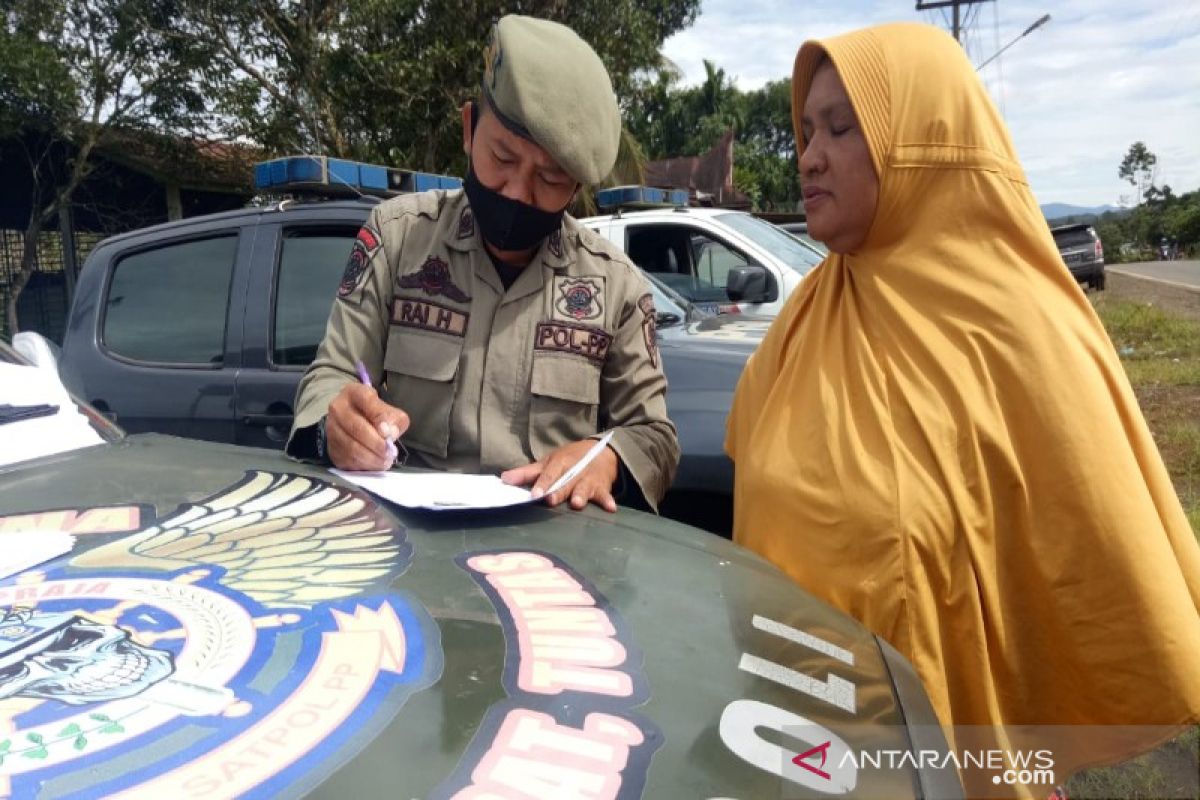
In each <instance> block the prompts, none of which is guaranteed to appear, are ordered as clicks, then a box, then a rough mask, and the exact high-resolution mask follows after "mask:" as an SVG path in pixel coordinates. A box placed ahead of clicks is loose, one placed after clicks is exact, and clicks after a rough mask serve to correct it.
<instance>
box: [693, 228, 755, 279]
mask: <svg viewBox="0 0 1200 800" xmlns="http://www.w3.org/2000/svg"><path fill="white" fill-rule="evenodd" d="M692 261H693V263H695V265H696V276H697V277H698V278H699V280H700V283H701V284H702V285H703V286H705V287H707V288H716V287H719V288H720V289H721V290H722V291H724V290H725V281H726V278H728V276H729V270H731V269H733V268H734V267H745V266H747V265H749V263H750V262H749V260H748V259H747V258H746V257H745V256H743V255H742V254H741V253H739V252H737V251H736V250H734V249H732V248H730V247H729V246H728V245H726V244H725V243H724V242H721V241H718V240H716V239H713V238H712V237H710V236H705V235H703V234H695V235H693V236H692Z"/></svg>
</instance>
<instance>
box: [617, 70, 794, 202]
mask: <svg viewBox="0 0 1200 800" xmlns="http://www.w3.org/2000/svg"><path fill="white" fill-rule="evenodd" d="M704 69H705V80H704V82H703V83H702V84H700V85H699V86H693V87H679V86H677V85H676V84H677V77H678V76H676V75H674V74H672V73H671V72H670V71H669V70H666V69H660V70H658V71H657V72H655V73H653V74H650V75H648V76H643V79H642V80H641V82H640V83H638V84H637V85H636V86H635V87H634V89H633V91H632V93H631V94H630V95H629V96H628V97H627V98H626V103H625V118H626V122H627V124H628V126H629V129H630V131H631V132H632V134H633V135H634V136H635V137H637V139H638V141H640V142H641V143H642V145H643V147H645V149H646V152H647V155H648V156H649V157H650V158H651V159H661V158H674V157H678V156H691V155H699V154H701V153H703V152H705V151H707V150H708V149H710V148H711V147H712V146H713V145H715V144H716V143H717V141H718V140H719V139H720V138H721V137H722V136H723V135H724V134H725V133H726V132H727V131H729V129H730V128H732V129H733V130H734V131H735V136H736V138H735V144H734V175H733V183H734V186H735V187H736V188H737V189H738V190H739V191H741V192H743V193H744V194H746V195H747V196H749V197H750V199H751V201H752V202H753V204H754V206H755V208H758V209H792V208H795V207H796V203H797V201H798V200H799V198H800V183H799V181H798V179H797V171H796V151H795V137H794V135H793V133H792V116H791V114H792V111H791V108H792V105H791V104H792V97H791V82H790V81H788V80H779V81H772V82H770V83H768V84H766V85H765V86H763V87H762V88H761V89H757V90H754V91H748V92H743V91H741V90H739V89H738V88H737V87H736V86H734V85H733V84H732V82H731V81H730V80H729V79H728V77H727V76H726V74H725V71H724V70H723V69H720V68H718V67H717V66H716V65H715V64H714V63H713V62H711V61H705V62H704Z"/></svg>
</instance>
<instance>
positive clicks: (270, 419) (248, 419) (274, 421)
mask: <svg viewBox="0 0 1200 800" xmlns="http://www.w3.org/2000/svg"><path fill="white" fill-rule="evenodd" d="M294 419H295V416H294V415H292V414H247V415H246V416H244V417H242V424H244V425H253V426H254V427H256V428H285V427H286V428H291V427H292V420H294Z"/></svg>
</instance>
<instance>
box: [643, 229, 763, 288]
mask: <svg viewBox="0 0 1200 800" xmlns="http://www.w3.org/2000/svg"><path fill="white" fill-rule="evenodd" d="M626 252H627V253H628V254H629V257H630V259H632V261H633V263H635V264H637V265H638V266H639V267H641V268H642V269H644V270H645V271H646V272H649V273H651V274H653V275H654V276H655V277H656V278H657V279H658V280H659V281H661V282H662V283H663V284H665V285H666V286H668V287H670V288H671V289H673V290H675V291H676V292H678V293H679V294H681V295H683V296H684V297H685V298H687V299H688V300H690V301H691V302H693V303H728V302H729V295H728V294H727V293H726V292H725V277H726V276H727V275H728V274H729V270H730V269H732V268H733V267H735V266H739V265H744V264H746V263H748V262H749V259H747V258H746V257H745V256H744V255H742V254H741V253H739V252H738V251H737V250H734V249H733V248H731V247H729V246H728V245H726V244H725V243H724V242H722V241H721V240H719V239H717V238H715V237H713V236H710V235H709V234H707V233H706V232H704V231H702V230H700V229H699V228H694V227H692V226H689V225H637V226H631V227H630V228H629V229H628V230H627V233H626Z"/></svg>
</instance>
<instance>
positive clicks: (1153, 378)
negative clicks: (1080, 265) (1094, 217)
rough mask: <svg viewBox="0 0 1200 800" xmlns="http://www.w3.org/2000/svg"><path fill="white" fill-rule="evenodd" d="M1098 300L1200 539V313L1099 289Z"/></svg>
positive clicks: (1110, 334)
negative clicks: (1167, 308)
mask: <svg viewBox="0 0 1200 800" xmlns="http://www.w3.org/2000/svg"><path fill="white" fill-rule="evenodd" d="M1092 298H1093V300H1092V302H1093V304H1094V305H1095V307H1096V311H1097V313H1099V315H1100V319H1101V321H1102V322H1103V323H1104V327H1105V329H1106V330H1107V331H1108V335H1109V337H1110V338H1111V339H1112V341H1113V345H1114V346H1116V348H1117V352H1118V353H1120V355H1121V363H1122V364H1123V365H1124V367H1125V372H1126V374H1127V375H1128V376H1129V382H1130V383H1131V384H1132V385H1133V389H1134V391H1135V392H1136V393H1137V397H1138V402H1139V404H1140V405H1141V407H1142V413H1144V414H1145V415H1146V421H1147V423H1148V424H1149V425H1150V430H1151V432H1152V433H1153V434H1154V440H1155V442H1156V443H1157V444H1158V448H1159V451H1160V452H1161V453H1162V456H1163V461H1164V462H1166V465H1167V469H1168V471H1169V472H1170V473H1171V480H1172V482H1173V483H1174V484H1175V490H1176V491H1177V492H1178V494H1179V499H1180V501H1182V503H1183V508H1184V511H1185V512H1186V513H1187V516H1188V520H1189V521H1190V522H1191V524H1192V530H1193V531H1194V532H1195V533H1196V535H1197V537H1198V538H1200V313H1198V314H1197V316H1196V317H1195V318H1190V317H1187V316H1184V315H1182V314H1176V313H1173V312H1170V311H1165V310H1163V309H1161V308H1158V307H1157V306H1154V305H1150V304H1147V303H1142V302H1133V301H1131V300H1125V299H1120V298H1115V297H1111V296H1108V295H1107V294H1100V293H1096V294H1093V295H1092Z"/></svg>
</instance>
